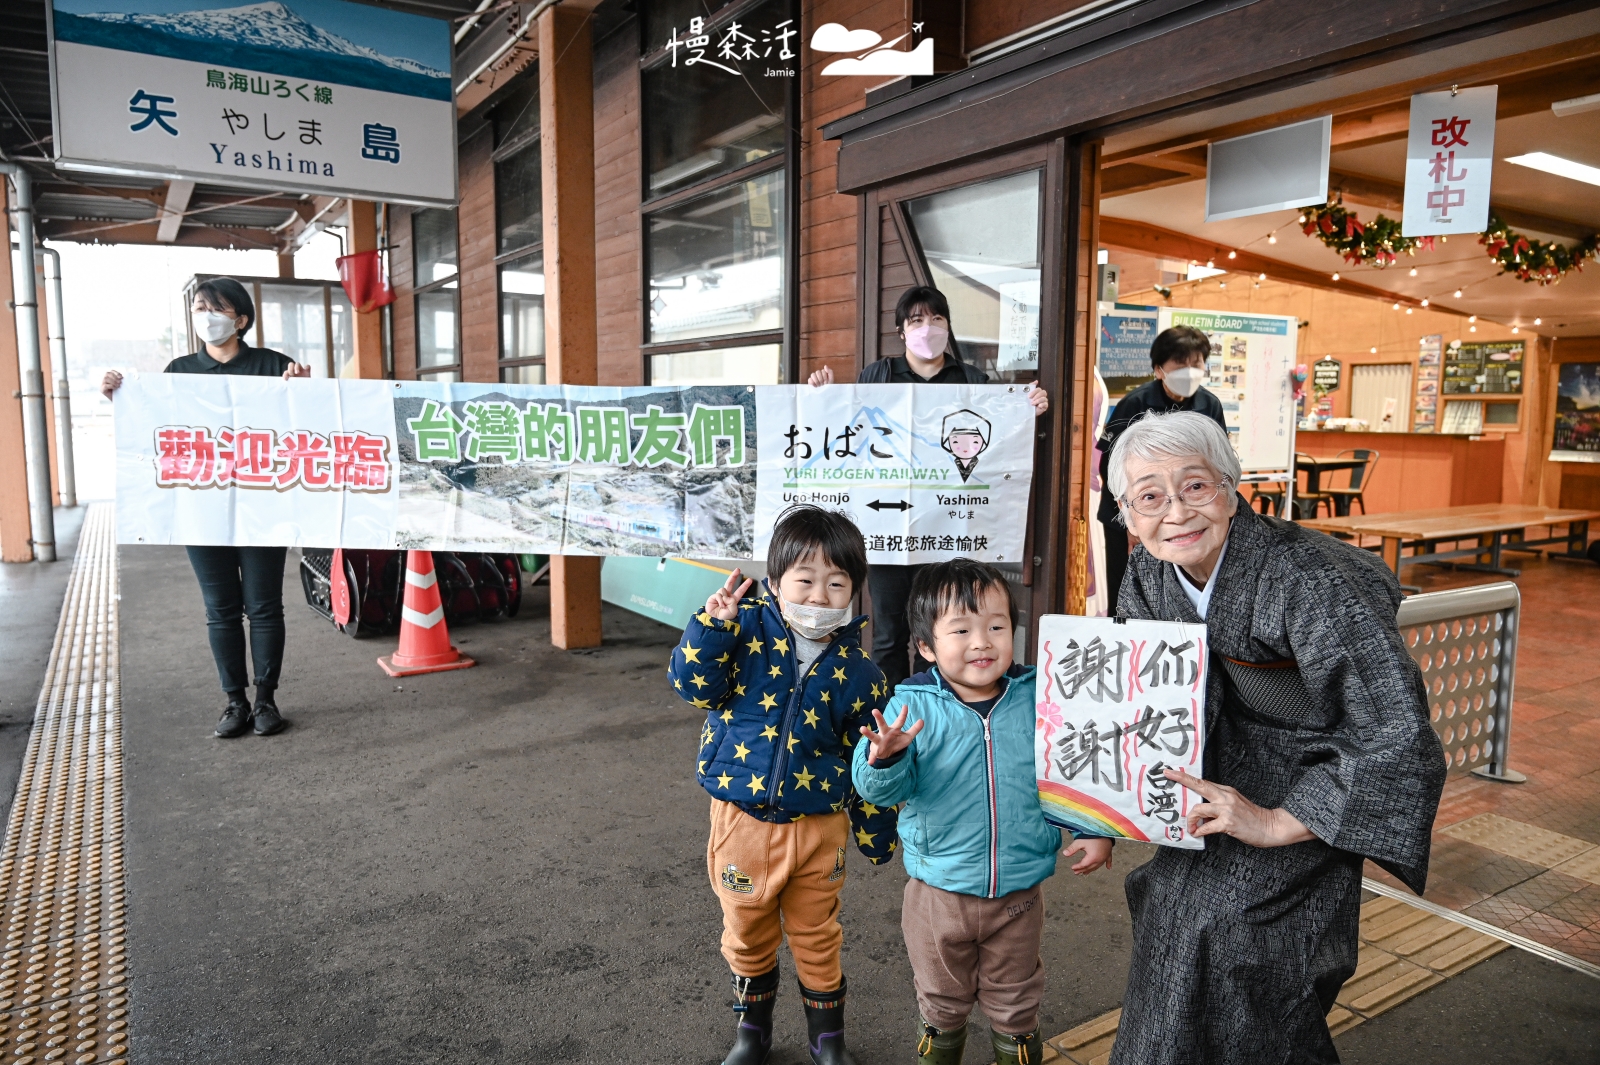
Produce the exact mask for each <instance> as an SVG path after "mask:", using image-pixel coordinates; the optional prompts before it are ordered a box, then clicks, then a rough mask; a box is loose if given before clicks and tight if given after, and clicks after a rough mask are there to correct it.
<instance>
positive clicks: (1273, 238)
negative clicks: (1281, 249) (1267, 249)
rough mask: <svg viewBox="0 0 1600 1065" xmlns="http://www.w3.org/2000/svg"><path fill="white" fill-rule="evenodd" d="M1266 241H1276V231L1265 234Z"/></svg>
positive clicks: (1273, 242)
mask: <svg viewBox="0 0 1600 1065" xmlns="http://www.w3.org/2000/svg"><path fill="white" fill-rule="evenodd" d="M1267 243H1268V244H1276V243H1278V234H1276V233H1268V234H1267Z"/></svg>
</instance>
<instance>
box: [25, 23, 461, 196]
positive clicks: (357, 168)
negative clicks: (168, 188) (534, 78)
mask: <svg viewBox="0 0 1600 1065" xmlns="http://www.w3.org/2000/svg"><path fill="white" fill-rule="evenodd" d="M46 11H47V13H48V15H49V31H50V84H51V93H52V95H53V103H54V107H53V113H54V119H55V141H54V144H55V162H56V165H57V166H58V167H60V168H62V169H64V170H83V171H90V172H97V173H109V174H135V175H142V176H145V177H156V178H168V179H171V178H180V179H186V180H190V181H203V182H206V183H208V184H218V185H236V186H241V187H244V188H251V189H282V190H284V191H288V192H301V193H311V194H313V195H330V194H331V195H340V196H346V195H349V196H358V197H361V198H365V199H374V200H385V201H390V202H396V203H415V204H425V205H439V206H453V205H454V203H455V199H456V153H455V145H456V137H455V114H456V108H455V100H454V96H453V92H452V86H451V81H450V63H451V48H452V45H451V29H452V27H451V24H450V22H449V21H448V20H446V19H439V18H428V17H425V16H422V15H416V14H410V13H406V12H402V11H395V10H391V9H388V8H383V7H374V6H372V5H370V4H355V3H348V2H346V0H287V2H281V0H268V2H266V3H257V4H249V5H244V6H241V5H239V4H238V3H231V4H230V3H229V2H227V0H51V3H50V4H49V5H47V7H46Z"/></svg>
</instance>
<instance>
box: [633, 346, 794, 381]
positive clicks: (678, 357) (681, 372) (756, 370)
mask: <svg viewBox="0 0 1600 1065" xmlns="http://www.w3.org/2000/svg"><path fill="white" fill-rule="evenodd" d="M782 380H783V345H782V344H750V345H746V346H744V347H736V348H717V349H715V350H713V351H678V352H673V353H672V354H670V355H652V356H650V383H651V384H653V385H776V384H781V383H782Z"/></svg>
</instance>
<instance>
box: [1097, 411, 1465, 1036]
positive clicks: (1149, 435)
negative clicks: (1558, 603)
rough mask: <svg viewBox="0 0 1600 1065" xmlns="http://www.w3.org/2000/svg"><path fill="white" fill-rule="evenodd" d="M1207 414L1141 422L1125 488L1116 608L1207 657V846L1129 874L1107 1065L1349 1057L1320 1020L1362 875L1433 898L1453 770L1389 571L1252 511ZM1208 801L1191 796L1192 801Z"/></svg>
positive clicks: (1122, 482)
mask: <svg viewBox="0 0 1600 1065" xmlns="http://www.w3.org/2000/svg"><path fill="white" fill-rule="evenodd" d="M1239 472H1240V471H1239V460H1238V458H1237V457H1236V456H1235V454H1234V452H1233V448H1232V447H1231V446H1230V445H1229V443H1228V439H1227V435H1226V433H1224V431H1223V430H1222V428H1221V427H1220V426H1218V425H1217V423H1216V422H1215V421H1213V420H1212V419H1210V418H1208V417H1206V416H1205V415H1204V414H1198V413H1193V412H1174V413H1171V414H1147V415H1145V416H1144V417H1143V418H1140V419H1138V420H1137V421H1135V422H1133V423H1132V424H1131V425H1130V426H1129V427H1128V428H1127V430H1126V431H1124V432H1123V434H1122V435H1121V436H1120V437H1119V438H1118V440H1117V443H1116V447H1115V449H1114V450H1113V451H1112V453H1111V461H1110V464H1109V474H1110V484H1109V487H1110V491H1111V493H1112V495H1113V496H1114V497H1115V498H1116V500H1117V505H1118V507H1119V508H1120V512H1121V514H1122V517H1123V520H1124V521H1125V522H1126V523H1127V525H1128V527H1129V528H1131V529H1132V530H1133V532H1134V535H1135V536H1136V537H1137V538H1138V540H1139V547H1137V548H1135V550H1134V553H1133V556H1132V558H1131V559H1130V561H1129V565H1128V572H1127V577H1126V579H1125V580H1124V582H1123V585H1122V592H1121V596H1120V598H1119V600H1118V610H1117V613H1118V614H1119V615H1121V616H1124V617H1129V618H1149V619H1155V620H1166V621H1185V622H1189V623H1191V624H1195V623H1203V624H1204V625H1205V626H1206V633H1207V637H1208V639H1209V642H1210V644H1211V646H1210V649H1209V650H1210V653H1211V655H1212V659H1211V662H1212V666H1211V675H1210V680H1209V682H1208V685H1207V691H1206V696H1205V698H1206V703H1205V720H1206V722H1207V726H1208V727H1207V736H1206V746H1205V759H1204V763H1203V774H1202V775H1203V777H1204V779H1200V778H1197V777H1194V776H1191V775H1190V774H1188V773H1185V772H1182V771H1180V770H1173V769H1166V770H1165V774H1166V776H1167V778H1168V779H1169V780H1173V781H1175V782H1177V783H1179V784H1181V785H1183V786H1184V787H1185V788H1187V789H1189V792H1190V793H1191V794H1190V795H1189V796H1188V799H1189V802H1190V803H1191V805H1189V807H1188V812H1187V818H1188V822H1189V825H1188V827H1189V830H1190V832H1191V833H1193V834H1194V835H1196V836H1200V837H1205V843H1206V846H1205V849H1204V850H1178V849H1175V848H1170V847H1162V848H1160V849H1159V850H1158V851H1157V853H1156V856H1155V858H1153V859H1152V860H1151V861H1150V862H1149V863H1148V864H1146V865H1145V866H1143V867H1141V868H1139V869H1136V870H1135V871H1134V872H1132V873H1130V874H1129V875H1128V880H1127V888H1126V890H1127V895H1128V908H1129V910H1130V911H1131V912H1132V916H1133V933H1134V949H1133V961H1132V966H1131V968H1130V970H1129V973H1128V988H1127V993H1126V995H1125V997H1124V999H1123V1010H1122V1021H1121V1027H1120V1029H1119V1031H1118V1033H1117V1041H1116V1047H1115V1049H1114V1050H1113V1052H1112V1058H1111V1060H1112V1062H1113V1065H1133V1063H1138V1065H1157V1063H1178V1062H1184V1063H1202V1062H1204V1063H1210V1062H1216V1063H1223V1062H1226V1063H1229V1065H1250V1063H1254V1062H1262V1063H1266V1062H1273V1063H1280V1062H1287V1061H1295V1062H1312V1061H1317V1062H1336V1061H1338V1060H1339V1059H1338V1055H1337V1054H1336V1053H1335V1051H1334V1047H1333V1039H1332V1037H1331V1035H1330V1034H1329V1032H1328V1025H1327V1021H1326V1019H1325V1018H1326V1016H1327V1013H1328V1010H1329V1009H1330V1008H1331V1007H1332V1006H1333V1003H1334V998H1335V996H1336V995H1337V994H1338V992H1339V988H1340V987H1341V986H1342V985H1343V984H1344V982H1345V980H1347V979H1349V977H1350V975H1351V974H1352V973H1353V972H1355V968H1356V949H1357V939H1356V936H1357V930H1358V921H1359V918H1360V907H1361V867H1362V861H1363V859H1366V858H1371V859H1372V860H1373V861H1375V862H1377V863H1378V864H1379V865H1380V866H1382V867H1383V868H1384V869H1387V870H1388V871H1389V872H1391V873H1393V874H1394V875H1395V876H1397V877H1399V878H1400V879H1401V880H1402V881H1403V882H1404V883H1405V884H1406V885H1407V886H1408V887H1410V888H1411V889H1412V890H1413V891H1416V892H1418V893H1419V894H1420V893H1421V891H1422V888H1423V885H1424V883H1425V881H1426V880H1427V871H1428V851H1429V843H1430V838H1431V832H1432V827H1433V818H1434V814H1435V811H1436V810H1437V808H1438V804H1439V794H1440V791H1441V790H1442V789H1443V786H1444V777H1445V763H1444V757H1443V754H1442V751H1441V748H1440V746H1439V740H1438V738H1437V737H1436V736H1435V735H1434V733H1433V729H1432V728H1431V726H1430V725H1429V722H1428V702H1427V693H1426V691H1425V689H1424V687H1423V681H1422V674H1421V672H1420V671H1419V670H1418V669H1417V666H1416V663H1414V662H1413V661H1412V660H1411V657H1410V655H1409V654H1407V653H1406V649H1405V646H1404V644H1403V643H1402V641H1401V637H1400V631H1399V628H1398V626H1397V625H1396V623H1395V613H1396V611H1397V610H1398V609H1399V606H1400V599H1401V596H1400V587H1399V585H1398V583H1397V582H1396V580H1395V577H1394V575H1393V574H1392V573H1391V572H1390V571H1389V570H1388V568H1387V567H1385V566H1384V565H1383V564H1382V562H1380V561H1379V560H1378V558H1377V557H1376V556H1374V555H1372V554H1370V553H1368V552H1366V551H1362V550H1360V549H1358V548H1356V547H1354V546H1352V545H1350V544H1346V543H1343V542H1341V541H1339V540H1335V539H1334V538H1333V537H1331V536H1327V535H1324V534H1323V533H1319V532H1313V531H1311V530H1308V529H1303V528H1301V527H1300V526H1298V525H1295V524H1293V523H1292V522H1285V521H1279V520H1278V519H1276V518H1269V517H1266V516H1263V515H1259V514H1256V513H1255V512H1254V511H1252V510H1251V509H1250V507H1249V505H1248V504H1245V503H1244V502H1243V500H1242V499H1241V497H1240V496H1239V494H1238V493H1237V491H1236V490H1235V486H1236V485H1237V484H1238V483H1239ZM1197 797H1198V799H1200V800H1202V801H1199V802H1196V801H1195V800H1196V798H1197Z"/></svg>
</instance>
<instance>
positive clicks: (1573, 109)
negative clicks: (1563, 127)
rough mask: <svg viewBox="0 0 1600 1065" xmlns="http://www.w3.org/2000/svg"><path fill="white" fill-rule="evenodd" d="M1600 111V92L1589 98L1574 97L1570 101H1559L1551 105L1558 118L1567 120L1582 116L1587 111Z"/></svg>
mask: <svg viewBox="0 0 1600 1065" xmlns="http://www.w3.org/2000/svg"><path fill="white" fill-rule="evenodd" d="M1596 109H1600V92H1597V93H1593V94H1591V95H1589V96H1574V97H1573V98H1572V99H1570V100H1557V101H1556V102H1555V103H1553V104H1551V105H1550V110H1552V111H1554V112H1555V113H1556V117H1557V118H1566V117H1567V116H1568V115H1581V114H1583V113H1584V112H1585V111H1594V110H1596Z"/></svg>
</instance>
